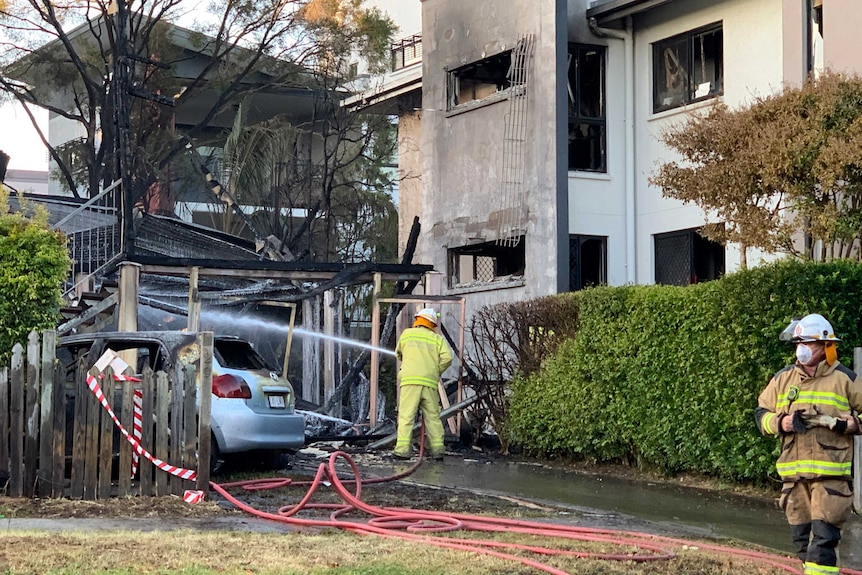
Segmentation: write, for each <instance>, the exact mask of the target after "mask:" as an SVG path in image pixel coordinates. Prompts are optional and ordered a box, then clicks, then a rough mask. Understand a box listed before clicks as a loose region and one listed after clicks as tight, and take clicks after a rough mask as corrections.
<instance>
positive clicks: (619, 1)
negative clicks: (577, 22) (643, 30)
mask: <svg viewBox="0 0 862 575" xmlns="http://www.w3.org/2000/svg"><path fill="white" fill-rule="evenodd" d="M672 1H673V0H598V1H597V2H594V3H593V5H592V6H590V7H589V8H588V9H587V18H589V19H595V21H596V22H597V23H598V24H608V23H611V22H614V21H617V20H621V19H623V18H625V17H627V16H632V15H634V14H638V13H640V12H646V11H647V10H651V9H653V8H656V7H657V6H661V5H662V4H667V3H668V2H672Z"/></svg>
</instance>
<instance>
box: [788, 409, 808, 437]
mask: <svg viewBox="0 0 862 575" xmlns="http://www.w3.org/2000/svg"><path fill="white" fill-rule="evenodd" d="M804 413H805V410H804V409H797V410H796V411H794V412H793V415H792V416H791V420H790V423H791V424H792V425H793V433H805V432H806V431H808V429H809V427H808V425H806V423H805V420H804V419H803V414H804Z"/></svg>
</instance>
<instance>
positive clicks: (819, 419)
mask: <svg viewBox="0 0 862 575" xmlns="http://www.w3.org/2000/svg"><path fill="white" fill-rule="evenodd" d="M796 413H799V410H797V411H796ZM794 415H795V414H794ZM801 418H802V421H803V422H804V423H805V427H806V428H808V429H811V428H812V427H826V428H828V429H831V430H832V431H834V432H835V433H844V432H845V431H847V420H846V419H842V418H840V417H832V416H831V415H824V414H823V413H820V410H819V409H817V406H815V407H814V413H802V415H801ZM794 423H795V422H794Z"/></svg>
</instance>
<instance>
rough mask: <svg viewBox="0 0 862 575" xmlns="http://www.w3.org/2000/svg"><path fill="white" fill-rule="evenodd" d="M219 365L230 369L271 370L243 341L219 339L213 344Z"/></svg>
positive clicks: (249, 345)
mask: <svg viewBox="0 0 862 575" xmlns="http://www.w3.org/2000/svg"><path fill="white" fill-rule="evenodd" d="M213 346H214V347H215V353H216V354H217V359H218V362H219V365H221V366H222V367H227V368H229V369H271V368H270V367H269V366H268V365H266V362H264V360H263V358H262V357H261V356H260V354H259V353H257V352H256V351H255V350H254V349H252V347H251V344H249V343H248V342H247V341H243V340H230V339H221V340H219V339H217V340H215V341H214V342H213Z"/></svg>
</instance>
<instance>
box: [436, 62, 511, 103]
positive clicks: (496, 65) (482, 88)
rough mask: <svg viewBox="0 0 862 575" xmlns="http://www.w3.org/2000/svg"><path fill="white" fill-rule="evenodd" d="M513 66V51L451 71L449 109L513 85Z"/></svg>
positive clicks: (449, 78) (449, 76)
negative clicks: (511, 77) (511, 71)
mask: <svg viewBox="0 0 862 575" xmlns="http://www.w3.org/2000/svg"><path fill="white" fill-rule="evenodd" d="M511 66H512V51H511V50H507V51H505V52H501V53H499V54H496V55H494V56H491V57H490V58H485V59H484V60H479V61H478V62H474V63H472V64H467V65H466V66H462V67H460V68H457V69H455V70H450V71H449V75H448V84H449V109H450V110H451V109H452V108H454V107H455V106H459V105H462V104H466V103H468V102H472V101H474V100H481V99H483V98H487V97H488V96H492V95H494V94H496V93H497V92H501V91H503V90H505V89H507V88H509V86H510V85H511V82H510V81H509V78H508V74H509V68H511Z"/></svg>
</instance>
